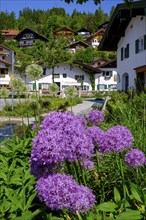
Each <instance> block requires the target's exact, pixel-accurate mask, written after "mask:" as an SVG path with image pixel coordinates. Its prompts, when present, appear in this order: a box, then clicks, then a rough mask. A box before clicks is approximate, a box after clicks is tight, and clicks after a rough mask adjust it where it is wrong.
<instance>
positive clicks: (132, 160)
mask: <svg viewBox="0 0 146 220" xmlns="http://www.w3.org/2000/svg"><path fill="white" fill-rule="evenodd" d="M125 162H126V163H127V164H128V166H130V167H134V168H138V167H140V166H143V165H145V164H146V158H145V155H144V153H143V152H142V151H141V150H139V149H132V150H130V151H128V152H127V154H126V156H125Z"/></svg>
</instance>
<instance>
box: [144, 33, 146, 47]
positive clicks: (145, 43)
mask: <svg viewBox="0 0 146 220" xmlns="http://www.w3.org/2000/svg"><path fill="white" fill-rule="evenodd" d="M144 50H146V35H144Z"/></svg>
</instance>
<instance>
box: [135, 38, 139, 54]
mask: <svg viewBox="0 0 146 220" xmlns="http://www.w3.org/2000/svg"><path fill="white" fill-rule="evenodd" d="M138 44H139V40H138V39H137V40H136V41H135V53H136V54H137V53H138V51H139V50H138V49H139V48H138Z"/></svg>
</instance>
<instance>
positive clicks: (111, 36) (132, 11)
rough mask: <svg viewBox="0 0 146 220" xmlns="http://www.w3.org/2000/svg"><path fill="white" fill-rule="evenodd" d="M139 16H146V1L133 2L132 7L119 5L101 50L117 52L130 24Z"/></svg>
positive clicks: (100, 45) (104, 37)
mask: <svg viewBox="0 0 146 220" xmlns="http://www.w3.org/2000/svg"><path fill="white" fill-rule="evenodd" d="M137 15H141V16H143V15H144V16H146V0H142V1H136V2H132V3H131V4H130V6H127V5H126V4H125V3H124V4H118V5H117V7H116V8H115V10H114V13H113V15H112V17H111V20H110V22H109V25H108V27H107V29H106V31H105V33H104V35H103V37H102V40H101V42H100V44H99V47H98V48H99V50H105V51H116V50H117V44H118V42H119V40H120V38H121V37H122V36H124V33H125V30H126V28H127V26H128V24H129V22H130V21H131V19H132V17H135V16H137Z"/></svg>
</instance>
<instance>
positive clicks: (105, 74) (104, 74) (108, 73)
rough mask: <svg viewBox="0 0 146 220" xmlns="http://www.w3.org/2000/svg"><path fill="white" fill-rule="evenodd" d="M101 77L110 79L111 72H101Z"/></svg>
mask: <svg viewBox="0 0 146 220" xmlns="http://www.w3.org/2000/svg"><path fill="white" fill-rule="evenodd" d="M102 74H103V76H104V77H111V76H112V71H103V73H102Z"/></svg>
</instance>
